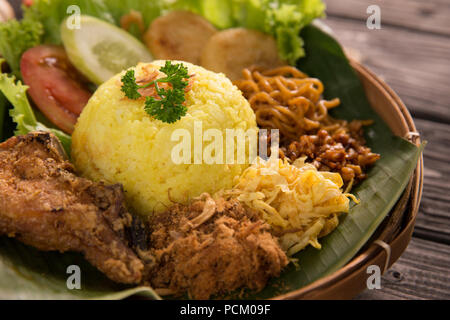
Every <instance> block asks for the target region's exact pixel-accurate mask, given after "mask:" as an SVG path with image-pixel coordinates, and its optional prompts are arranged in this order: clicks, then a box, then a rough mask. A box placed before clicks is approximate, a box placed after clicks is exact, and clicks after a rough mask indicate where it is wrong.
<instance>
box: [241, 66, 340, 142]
mask: <svg viewBox="0 0 450 320" xmlns="http://www.w3.org/2000/svg"><path fill="white" fill-rule="evenodd" d="M234 84H235V85H236V86H237V87H238V88H239V89H240V90H241V91H242V92H243V94H244V96H245V97H246V98H247V100H248V101H249V103H250V105H251V107H252V108H253V111H254V112H255V114H256V119H257V123H258V125H259V126H260V127H262V128H265V129H279V130H280V138H281V141H286V140H291V141H292V140H296V139H298V138H299V137H300V136H301V135H304V134H307V133H308V132H311V131H317V130H319V129H321V128H322V127H323V126H332V125H333V122H334V121H333V120H332V119H331V117H330V116H329V114H328V110H330V109H332V108H335V107H337V106H339V104H340V100H339V99H338V98H336V99H333V100H330V101H328V100H324V99H322V93H323V91H324V86H323V84H322V82H321V81H320V80H319V79H316V78H309V77H308V76H307V75H306V74H304V73H303V72H301V71H299V70H298V69H296V68H294V67H291V66H284V67H279V68H275V69H271V70H268V71H259V70H250V69H244V70H243V79H241V80H237V81H235V82H234Z"/></svg>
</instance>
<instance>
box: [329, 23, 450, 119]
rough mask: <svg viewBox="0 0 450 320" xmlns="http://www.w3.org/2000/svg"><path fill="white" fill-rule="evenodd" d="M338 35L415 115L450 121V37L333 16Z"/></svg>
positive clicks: (331, 25) (333, 26)
mask: <svg viewBox="0 0 450 320" xmlns="http://www.w3.org/2000/svg"><path fill="white" fill-rule="evenodd" d="M325 23H327V24H328V25H329V26H330V27H331V28H332V29H333V30H334V32H335V36H336V38H337V39H338V40H339V41H340V42H341V43H342V44H343V45H344V46H345V47H348V48H353V49H356V50H358V51H359V52H360V55H361V60H362V63H363V64H365V65H366V66H368V67H369V68H371V69H372V70H373V71H374V72H375V73H377V74H378V75H379V76H381V77H382V78H384V79H385V80H386V81H387V83H388V84H389V85H391V86H392V88H393V89H394V90H395V91H396V92H397V93H398V94H399V96H400V97H401V98H402V99H403V101H404V102H405V103H406V105H407V106H408V108H409V109H410V110H411V112H412V114H413V116H416V117H420V118H425V119H433V120H436V121H439V122H446V123H450V112H449V111H450V109H449V103H450V90H449V88H448V81H449V79H450V41H444V39H443V38H442V37H439V36H433V35H430V34H424V33H420V32H411V31H409V30H404V29H399V28H395V27H385V28H383V29H381V30H369V29H367V27H366V24H365V22H364V21H354V20H353V21H352V20H345V19H341V18H334V17H329V18H328V19H326V20H325Z"/></svg>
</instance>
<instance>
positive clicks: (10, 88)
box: [0, 73, 72, 154]
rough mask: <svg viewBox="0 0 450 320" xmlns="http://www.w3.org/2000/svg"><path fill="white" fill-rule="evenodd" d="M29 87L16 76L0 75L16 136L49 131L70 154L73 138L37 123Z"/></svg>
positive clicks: (2, 90) (0, 85)
mask: <svg viewBox="0 0 450 320" xmlns="http://www.w3.org/2000/svg"><path fill="white" fill-rule="evenodd" d="M27 90H28V86H25V85H23V84H22V82H20V81H17V82H16V79H15V77H14V76H8V75H7V74H5V73H1V74H0V93H2V94H3V95H4V96H5V97H6V99H8V100H9V102H10V103H11V104H12V106H13V108H12V109H11V110H10V112H9V115H10V116H11V118H12V120H13V121H14V122H15V123H16V125H17V126H16V130H15V132H14V134H15V135H23V134H27V133H29V132H32V131H49V132H52V133H53V134H54V135H55V136H57V137H58V138H59V140H60V141H61V143H62V145H63V147H64V149H65V150H66V152H67V154H70V144H71V140H72V139H71V137H70V136H69V135H67V134H65V133H64V132H62V131H59V130H57V129H53V128H48V127H47V126H45V125H44V124H42V123H40V122H38V121H37V119H36V116H35V114H34V112H33V109H32V108H31V105H30V102H29V101H28V97H27Z"/></svg>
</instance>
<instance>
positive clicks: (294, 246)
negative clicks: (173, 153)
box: [223, 158, 357, 256]
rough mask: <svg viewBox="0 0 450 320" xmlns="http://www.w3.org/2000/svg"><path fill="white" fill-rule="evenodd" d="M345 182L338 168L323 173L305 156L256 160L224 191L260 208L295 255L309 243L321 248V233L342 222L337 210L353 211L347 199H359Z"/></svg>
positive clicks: (283, 243) (246, 203) (289, 251)
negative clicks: (348, 191)
mask: <svg viewBox="0 0 450 320" xmlns="http://www.w3.org/2000/svg"><path fill="white" fill-rule="evenodd" d="M342 186H343V181H342V178H341V176H340V174H339V173H331V172H319V171H317V169H316V168H315V167H314V166H313V165H311V164H307V163H305V158H300V159H297V160H296V161H295V162H294V163H293V164H292V165H291V164H289V163H288V162H287V161H285V160H280V159H271V160H268V161H265V160H262V159H258V161H257V163H256V164H254V165H252V166H251V167H249V168H248V169H247V170H246V171H244V173H243V174H242V176H241V177H239V179H238V181H237V184H236V185H235V187H234V188H233V190H231V191H225V192H224V194H223V195H224V196H225V197H227V198H235V199H237V200H239V201H240V202H241V203H243V204H244V205H245V206H247V207H249V208H251V209H254V210H257V211H258V212H259V213H260V214H261V216H262V218H263V219H264V220H265V221H266V222H267V223H268V224H270V225H271V226H272V228H273V233H274V234H275V235H277V236H279V237H280V238H279V239H280V245H281V247H282V249H283V250H284V251H286V252H287V254H288V255H289V256H291V255H293V254H295V253H297V252H299V251H300V250H302V249H304V248H305V247H306V246H307V245H309V244H310V245H312V246H313V247H315V248H318V249H320V248H321V245H320V244H319V242H318V238H320V237H323V236H325V235H327V234H329V233H330V232H331V231H333V230H334V229H335V228H336V227H337V226H338V224H339V219H338V215H339V214H340V213H346V212H348V210H349V198H352V199H354V200H355V201H357V199H356V198H355V197H354V196H353V195H351V194H344V193H343V192H342V190H341V187H342Z"/></svg>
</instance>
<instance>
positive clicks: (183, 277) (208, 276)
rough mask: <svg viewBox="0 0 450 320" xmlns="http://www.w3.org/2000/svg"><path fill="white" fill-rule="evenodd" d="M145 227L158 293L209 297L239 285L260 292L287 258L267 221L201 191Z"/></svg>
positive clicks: (151, 282) (241, 207)
mask: <svg viewBox="0 0 450 320" xmlns="http://www.w3.org/2000/svg"><path fill="white" fill-rule="evenodd" d="M150 226H151V229H152V231H153V232H152V234H151V242H150V243H151V247H152V248H151V253H152V254H153V256H154V257H155V259H156V263H155V265H154V267H153V269H152V270H151V271H152V272H150V277H149V279H148V281H149V282H150V284H151V285H152V286H153V287H154V288H156V289H157V290H158V289H159V290H160V292H161V291H166V292H168V293H174V294H176V295H180V294H183V293H184V292H186V291H187V292H188V294H189V296H190V297H193V298H195V299H208V298H209V297H210V296H211V295H214V294H222V293H227V292H229V291H232V290H235V289H238V288H241V287H248V288H250V289H253V290H256V291H259V290H261V289H263V288H264V287H265V285H266V283H267V281H268V279H269V278H271V277H274V276H278V275H279V274H280V272H281V270H282V269H283V268H284V267H285V266H286V265H287V263H288V259H287V257H286V254H285V253H284V252H283V251H282V250H281V248H280V246H279V245H278V241H277V239H276V238H274V237H273V236H272V235H271V234H270V233H269V232H268V231H267V230H268V228H269V227H268V225H267V224H265V223H264V222H263V221H262V220H261V219H260V218H259V217H258V215H257V213H253V212H251V211H247V210H246V209H244V208H243V206H242V205H241V204H240V202H239V201H237V200H231V201H225V200H224V199H219V200H213V199H212V198H211V197H210V196H209V195H203V196H202V198H201V199H199V200H197V201H195V202H193V203H192V204H191V205H190V206H182V205H178V204H177V205H175V206H173V207H172V208H171V209H170V210H169V211H168V212H165V213H163V214H159V215H156V216H154V217H153V218H152V219H151V221H150ZM161 289H163V290H161Z"/></svg>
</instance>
